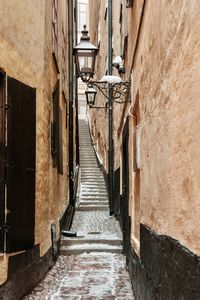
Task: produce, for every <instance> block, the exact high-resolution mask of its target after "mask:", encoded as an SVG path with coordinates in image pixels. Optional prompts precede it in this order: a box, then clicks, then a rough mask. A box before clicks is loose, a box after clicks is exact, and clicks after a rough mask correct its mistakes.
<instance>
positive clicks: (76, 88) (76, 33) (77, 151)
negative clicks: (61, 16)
mask: <svg viewBox="0 0 200 300" xmlns="http://www.w3.org/2000/svg"><path fill="white" fill-rule="evenodd" d="M75 26H76V27H75V41H76V45H77V44H78V0H75ZM74 81H75V101H76V164H77V165H79V124H78V80H77V76H76V72H75V80H74Z"/></svg>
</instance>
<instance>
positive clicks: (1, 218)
mask: <svg viewBox="0 0 200 300" xmlns="http://www.w3.org/2000/svg"><path fill="white" fill-rule="evenodd" d="M4 168H5V76H4V74H3V73H1V72H0V252H3V251H4V233H5V231H4V223H5V173H4Z"/></svg>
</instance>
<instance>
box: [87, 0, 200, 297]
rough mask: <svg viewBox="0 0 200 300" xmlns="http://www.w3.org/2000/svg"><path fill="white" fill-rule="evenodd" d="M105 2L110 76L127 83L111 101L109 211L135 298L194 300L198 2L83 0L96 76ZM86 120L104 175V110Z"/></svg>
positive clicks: (102, 68)
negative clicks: (118, 62) (113, 63)
mask: <svg viewBox="0 0 200 300" xmlns="http://www.w3.org/2000/svg"><path fill="white" fill-rule="evenodd" d="M110 2H112V29H113V33H112V34H113V38H112V45H113V53H112V55H113V59H114V57H116V56H121V57H122V60H123V63H124V67H125V73H121V74H120V76H121V77H122V79H123V80H127V81H130V82H131V88H130V99H127V102H126V103H125V104H117V103H114V107H113V120H114V126H113V140H114V152H113V155H114V213H115V215H116V217H118V218H119V220H120V222H121V226H122V230H123V238H124V253H125V254H126V256H127V265H128V268H129V271H130V274H131V278H132V284H133V289H134V293H135V297H136V299H198V298H199V297H200V288H199V283H198V282H199V279H200V273H199V269H198V265H199V255H200V244H199V241H200V236H199V225H200V224H199V214H200V207H199V203H200V202H199V194H200V186H199V173H200V167H199V164H200V157H199V151H198V148H199V138H198V137H199V130H198V129H199V125H200V124H199V119H200V118H199V113H200V111H199V109H198V106H199V99H198V98H199V97H198V92H199V85H198V81H199V76H200V73H199V64H200V60H199V57H198V56H199V55H198V54H199V51H200V42H199V37H198V28H199V18H198V14H199V12H200V5H199V2H198V1H156V0H155V1H154V0H152V1H148V0H146V1H145V0H143V1H139V0H138V1H136V0H134V1H128V0H127V1H125V0H121V1H104V0H99V1H97V0H90V1H89V4H90V37H91V42H92V43H93V44H95V45H96V46H97V45H98V47H99V53H98V56H97V63H96V78H95V79H97V80H100V79H101V78H102V76H103V75H105V74H106V73H107V65H108V63H107V57H108V46H107V45H108V14H107V11H108V4H109V3H110ZM113 75H119V74H118V71H117V69H116V68H115V67H113ZM105 102H106V100H105V99H104V98H103V96H101V95H100V94H98V96H97V105H98V106H102V105H105ZM90 122H91V130H92V133H93V138H94V142H95V146H96V149H97V152H98V156H99V158H100V161H101V163H102V166H103V168H104V169H105V172H106V173H107V172H108V167H107V166H108V134H107V133H108V113H107V110H106V109H105V110H95V109H91V110H90Z"/></svg>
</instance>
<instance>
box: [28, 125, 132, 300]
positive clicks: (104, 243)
mask: <svg viewBox="0 0 200 300" xmlns="http://www.w3.org/2000/svg"><path fill="white" fill-rule="evenodd" d="M79 125H81V126H80V128H81V129H80V130H83V132H82V134H81V137H82V145H81V151H82V152H83V151H85V150H84V149H85V147H86V149H87V151H90V153H92V151H93V150H92V149H90V150H88V149H89V148H88V147H92V145H91V140H90V137H89V130H88V123H87V122H86V121H82V123H81V124H79ZM85 139H86V140H85ZM87 151H86V153H87ZM82 152H81V153H82ZM85 155H87V156H88V154H85ZM91 155H93V154H89V158H88V157H86V156H84V153H82V161H83V163H84V164H82V163H81V167H82V171H85V174H83V176H81V181H80V182H79V189H78V191H79V193H80V195H82V196H80V199H79V200H80V201H78V207H77V208H76V212H75V216H74V219H73V224H72V228H71V231H72V232H75V233H76V237H62V239H61V245H62V246H61V253H65V254H66V255H67V254H68V255H67V256H66V255H65V256H64V255H60V256H59V258H58V260H57V262H56V264H55V266H54V267H53V268H52V269H51V270H50V271H49V272H48V273H47V275H46V277H45V278H44V279H43V281H42V282H41V283H40V284H39V285H38V286H37V287H36V288H35V289H34V290H33V291H32V292H31V293H30V294H29V295H27V296H26V297H24V300H67V299H68V300H113V299H118V300H133V299H134V297H133V292H132V287H131V282H130V278H129V274H128V272H127V270H126V266H125V257H124V255H122V254H121V252H122V245H121V242H122V233H121V230H120V226H119V223H118V222H117V221H116V220H115V218H114V217H110V216H109V208H108V204H107V203H108V201H107V198H106V197H105V195H104V194H105V192H104V191H103V190H104V189H105V182H104V180H103V176H102V175H101V176H102V179H101V181H100V182H99V183H96V182H93V177H94V175H93V174H92V175H90V174H87V173H86V169H87V168H88V167H87V165H86V163H87V161H88V163H89V164H90V166H89V169H88V170H89V171H87V172H88V173H91V172H93V170H94V169H95V168H97V162H96V160H95V159H93V162H91V161H90V158H91ZM95 172H97V171H95ZM98 172H100V170H98ZM98 172H97V175H95V176H99V173H98ZM83 182H84V188H85V186H86V187H87V189H88V190H89V191H88V192H86V193H85V194H84V192H83V191H82V192H81V186H80V185H81V184H83ZM95 185H96V186H95ZM82 187H83V186H82ZM101 191H103V192H101ZM95 193H98V194H99V196H98V201H99V202H100V203H101V202H103V203H104V202H105V199H106V201H107V203H106V204H102V205H101V206H100V205H99V204H98V203H97V204H95V205H93V201H94V200H93V199H94V198H95V202H98V201H97V196H96V195H95ZM100 193H102V195H101V194H100ZM83 195H84V203H85V204H81V203H82V202H83ZM94 195H95V196H94ZM87 197H88V199H87V200H85V199H86V198H87ZM92 197H93V198H92ZM90 198H91V200H90ZM102 199H103V200H102ZM86 201H88V202H89V205H88V204H87V203H86ZM90 203H91V204H90ZM81 206H82V209H83V208H84V210H80V207H81ZM70 247H72V248H73V249H72V250H70V249H71V248H70ZM94 249H95V250H94ZM77 250H78V251H80V252H77ZM94 251H95V252H94ZM75 253H76V254H75Z"/></svg>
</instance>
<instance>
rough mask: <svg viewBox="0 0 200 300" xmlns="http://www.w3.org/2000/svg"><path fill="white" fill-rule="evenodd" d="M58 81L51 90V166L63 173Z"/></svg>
mask: <svg viewBox="0 0 200 300" xmlns="http://www.w3.org/2000/svg"><path fill="white" fill-rule="evenodd" d="M59 98H60V82H59V80H58V81H57V83H56V85H55V88H54V92H53V128H54V129H53V130H52V131H53V134H54V136H53V145H54V147H53V151H52V158H53V166H54V167H57V168H58V172H59V173H60V174H63V151H62V111H61V109H60V105H59Z"/></svg>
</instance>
